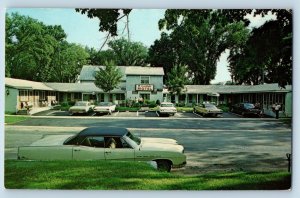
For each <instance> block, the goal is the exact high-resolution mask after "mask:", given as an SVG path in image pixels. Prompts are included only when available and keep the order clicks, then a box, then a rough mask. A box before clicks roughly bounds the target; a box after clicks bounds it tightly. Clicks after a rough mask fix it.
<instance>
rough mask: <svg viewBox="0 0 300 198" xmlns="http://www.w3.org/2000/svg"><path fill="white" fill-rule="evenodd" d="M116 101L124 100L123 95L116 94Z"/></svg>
mask: <svg viewBox="0 0 300 198" xmlns="http://www.w3.org/2000/svg"><path fill="white" fill-rule="evenodd" d="M116 100H125V94H122V93H119V94H116Z"/></svg>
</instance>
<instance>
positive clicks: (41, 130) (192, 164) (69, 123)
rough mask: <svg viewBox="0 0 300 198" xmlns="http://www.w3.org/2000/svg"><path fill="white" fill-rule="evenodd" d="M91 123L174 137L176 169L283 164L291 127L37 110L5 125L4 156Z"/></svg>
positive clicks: (231, 168) (271, 168) (11, 156)
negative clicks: (178, 147)
mask: <svg viewBox="0 0 300 198" xmlns="http://www.w3.org/2000/svg"><path fill="white" fill-rule="evenodd" d="M89 126H115V127H126V128H129V129H130V130H132V132H134V133H135V134H137V135H140V136H142V137H165V138H173V139H176V140H177V141H178V142H179V143H180V144H182V145H183V146H184V147H185V154H186V155H187V166H186V167H185V168H183V169H178V170H174V171H173V172H176V173H178V174H199V173H203V172H211V171H222V172H224V171H225V172H226V171H240V170H244V171H274V170H287V160H286V153H291V142H292V140H291V138H292V130H291V127H289V126H288V125H286V124H284V123H282V122H281V121H278V120H275V119H260V118H251V119H249V118H248V119H247V118H239V119H235V118H176V117H171V118H170V117H166V118H153V117H127V118H113V117H107V118H102V117H97V118H91V117H81V116H78V117H77V116H74V117H59V116H56V117H55V116H50V117H47V116H46V117H45V116H41V117H39V116H37V117H34V116H33V117H32V119H29V120H26V121H22V122H18V123H16V124H15V125H5V159H16V152H17V147H18V146H25V145H30V144H31V143H32V142H34V141H36V140H38V139H40V138H43V137H44V136H45V135H49V134H66V133H68V134H75V133H78V132H79V131H80V130H82V129H83V128H85V127H89Z"/></svg>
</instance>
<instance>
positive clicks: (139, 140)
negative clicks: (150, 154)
mask: <svg viewBox="0 0 300 198" xmlns="http://www.w3.org/2000/svg"><path fill="white" fill-rule="evenodd" d="M126 136H127V137H129V138H130V139H131V140H133V141H134V142H135V143H136V144H137V145H140V143H141V138H139V137H137V136H135V135H133V134H132V133H130V132H129V131H128V133H127V134H126Z"/></svg>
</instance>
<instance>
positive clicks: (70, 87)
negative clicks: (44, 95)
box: [45, 82, 125, 93]
mask: <svg viewBox="0 0 300 198" xmlns="http://www.w3.org/2000/svg"><path fill="white" fill-rule="evenodd" d="M45 84H46V85H47V86H49V87H51V88H52V89H54V90H56V91H60V92H82V93H92V92H96V93H99V92H101V93H103V90H102V89H100V88H98V87H97V86H96V85H95V84H94V83H92V82H91V83H45ZM110 93H125V91H123V90H121V89H120V88H117V89H114V90H112V91H111V92H110Z"/></svg>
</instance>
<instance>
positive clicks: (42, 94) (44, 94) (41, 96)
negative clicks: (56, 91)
mask: <svg viewBox="0 0 300 198" xmlns="http://www.w3.org/2000/svg"><path fill="white" fill-rule="evenodd" d="M39 99H40V100H46V93H45V91H39Z"/></svg>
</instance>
